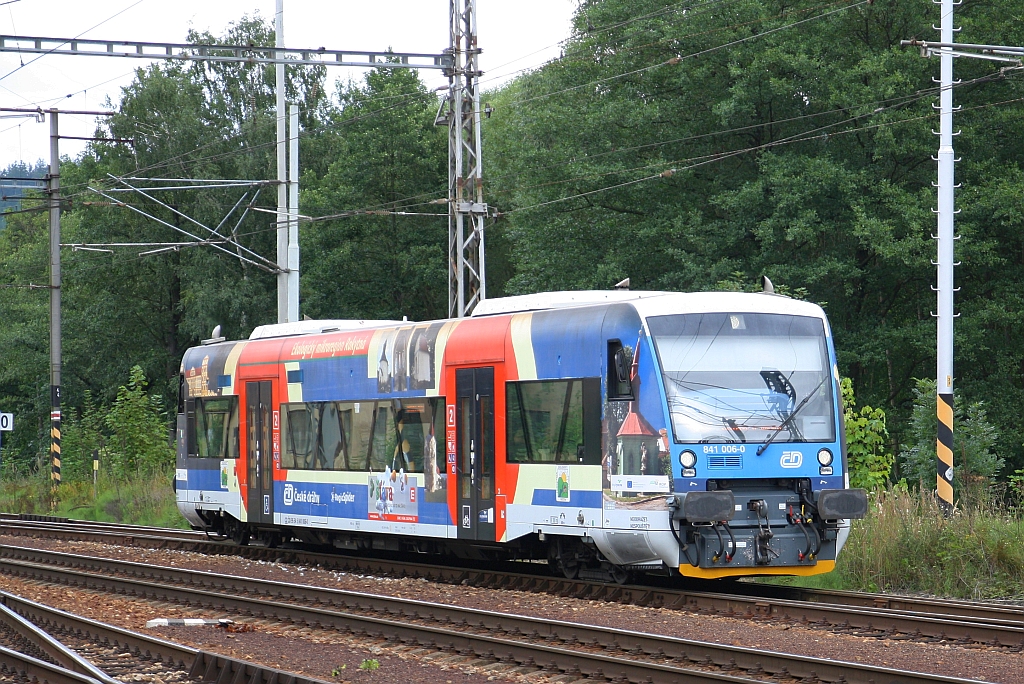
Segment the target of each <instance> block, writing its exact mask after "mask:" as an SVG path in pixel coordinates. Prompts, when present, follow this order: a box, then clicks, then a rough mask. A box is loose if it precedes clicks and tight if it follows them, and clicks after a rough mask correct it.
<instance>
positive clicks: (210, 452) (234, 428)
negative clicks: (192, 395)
mask: <svg viewBox="0 0 1024 684" xmlns="http://www.w3.org/2000/svg"><path fill="white" fill-rule="evenodd" d="M190 430H191V431H192V432H193V439H194V443H195V445H196V456H198V457H199V458H214V459H225V458H238V397H218V398H216V399H196V400H195V411H194V413H193V414H192V419H191V420H190Z"/></svg>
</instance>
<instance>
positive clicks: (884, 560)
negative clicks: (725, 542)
mask: <svg viewBox="0 0 1024 684" xmlns="http://www.w3.org/2000/svg"><path fill="white" fill-rule="evenodd" d="M976 489H977V490H978V491H973V492H971V494H972V496H970V497H969V499H970V500H971V503H970V504H968V505H966V506H965V507H962V508H957V510H956V511H955V513H954V515H953V516H952V517H949V518H947V517H945V516H943V514H942V510H941V509H940V508H939V505H938V502H937V501H936V499H935V498H934V496H932V495H931V494H930V493H929V492H927V491H925V492H923V493H922V492H921V491H920V490H908V489H907V488H906V487H900V486H895V487H891V488H889V489H884V490H882V489H879V490H877V491H876V492H875V494H874V496H873V502H872V506H871V510H870V512H869V514H868V516H867V517H866V518H865V519H864V520H855V521H854V522H853V527H852V530H851V533H850V538H849V540H848V541H847V543H846V546H844V547H843V550H842V552H841V553H840V555H839V560H838V562H837V563H836V570H835V571H834V572H832V573H830V574H828V575H822V576H817V577H811V578H807V579H806V580H799V581H798V580H791V582H793V583H799V584H803V585H806V586H817V587H826V588H835V589H852V590H858V591H878V592H885V593H896V594H921V593H923V594H930V595H935V596H944V597H952V598H963V599H974V600H980V599H990V598H1020V597H1022V596H1024V520H1022V518H1021V516H1020V515H1019V513H1018V512H1017V511H1014V510H1012V509H1008V508H1006V507H1005V506H1004V505H1003V504H1002V503H1001V501H1000V499H999V498H998V497H995V496H991V495H989V496H986V495H984V494H983V493H982V491H987V487H985V486H983V484H978V486H977V487H976Z"/></svg>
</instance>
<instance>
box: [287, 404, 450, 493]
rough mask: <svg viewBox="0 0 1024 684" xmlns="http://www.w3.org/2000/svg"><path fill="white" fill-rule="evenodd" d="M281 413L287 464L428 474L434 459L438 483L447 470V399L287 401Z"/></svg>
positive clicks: (432, 470) (305, 467)
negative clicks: (445, 442) (445, 417)
mask: <svg viewBox="0 0 1024 684" xmlns="http://www.w3.org/2000/svg"><path fill="white" fill-rule="evenodd" d="M281 415H282V416H283V417H284V419H283V420H282V426H281V430H282V434H281V442H282V444H283V445H284V448H283V449H282V453H281V467H282V468H284V469H295V470H339V471H353V470H355V471H366V470H373V471H375V472H380V471H383V470H384V469H385V468H391V469H392V470H404V471H405V472H407V473H422V472H425V468H426V466H427V465H428V464H429V467H430V476H431V478H430V481H431V483H432V484H433V483H435V482H439V481H440V475H441V473H443V472H444V467H445V455H444V449H443V446H444V443H443V440H444V399H443V398H435V397H430V398H426V397H422V398H412V399H400V400H395V401H389V402H377V401H361V402H360V401H336V402H330V401H326V402H310V403H292V404H282V405H281ZM438 435H440V437H439V436H438ZM438 440H441V446H442V449H440V453H438Z"/></svg>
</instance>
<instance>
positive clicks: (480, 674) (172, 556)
mask: <svg viewBox="0 0 1024 684" xmlns="http://www.w3.org/2000/svg"><path fill="white" fill-rule="evenodd" d="M0 543H3V544H10V545H11V546H28V547H33V548H41V549H48V550H54V551H64V552H69V553H80V554H82V555H91V556H101V557H106V558H117V559H120V560H131V561H135V562H141V563H148V564H153V565H165V566H172V567H177V568H187V569H191V570H205V571H209V572H218V573H227V574H233V575H240V576H246V577H253V578H259V579H270V580H277V581H282V582H293V583H301V584H315V585H317V586H323V587H334V588H338V589H349V590H353V591H364V592H367V593H374V594H382V595H387V596H391V597H400V598H409V599H417V600H421V601H436V602H438V603H447V604H453V605H460V606H466V607H471V608H480V609H485V610H497V611H504V612H509V613H517V614H523V615H531V616H537V617H545V618H552V619H557V620H562V621H564V622H581V623H587V624H592V625H601V626H611V627H620V628H627V629H636V630H641V631H645V632H650V633H653V634H663V635H669V636H675V637H681V638H685V639H698V640H703V641H714V642H717V643H724V644H732V645H736V646H746V647H749V648H755V649H760V650H766V651H780V652H786V653H792V654H798V655H807V656H812V657H817V658H832V659H834V660H845V661H851V662H857V663H865V664H871V665H879V666H886V667H899V668H901V669H905V670H916V671H919V672H927V673H932V674H937V675H945V676H952V677H961V678H966V679H977V680H982V681H990V682H1006V683H1007V684H1010V683H1016V682H1020V683H1021V684H1024V654H1022V653H1012V652H1009V651H1007V650H1005V649H992V648H987V647H978V648H965V647H961V646H955V645H949V644H927V643H917V642H906V641H899V640H889V639H882V640H880V639H872V638H865V637H856V636H850V635H844V634H834V633H832V632H829V631H825V630H821V629H813V628H804V627H799V626H789V625H782V624H773V623H770V622H765V621H753V620H747V619H739V618H727V617H719V616H708V615H699V614H694V613H688V612H683V611H679V610H669V609H665V608H644V607H639V606H626V605H620V604H616V603H605V602H602V601H589V600H580V599H573V598H563V597H552V596H549V595H546V594H534V593H530V592H520V591H509V590H503V589H482V588H477V587H470V586H454V585H448V584H439V583H434V582H430V581H427V580H422V579H395V578H382V577H368V576H361V575H354V574H348V573H341V572H335V571H330V570H321V569H318V568H308V567H301V566H289V565H283V564H278V563H267V562H262V561H251V560H246V559H241V558H233V557H225V556H204V555H201V554H195V553H188V552H182V551H164V550H150V549H140V548H134V547H117V546H107V545H103V544H96V543H92V542H70V541H56V540H41V539H25V538H22V537H5V536H0ZM0 587H2V588H3V589H5V590H7V591H10V592H12V593H16V594H19V595H24V596H27V597H29V598H32V599H33V600H37V601H39V602H41V603H45V604H47V605H53V606H56V607H59V608H62V609H65V610H68V611H69V612H74V613H79V614H82V615H85V616H87V617H95V618H97V619H101V620H104V621H106V622H110V623H112V624H116V625H119V626H122V627H125V628H128V629H133V630H136V631H142V632H147V633H150V634H154V635H157V636H162V637H164V638H168V639H171V640H175V641H180V642H182V643H187V644H189V645H192V646H196V647H201V648H204V649H206V650H210V651H216V652H219V653H224V654H227V655H231V656H234V657H238V658H243V659H246V660H252V661H254V662H259V663H264V664H269V665H274V666H275V667H279V668H281V669H287V670H291V671H295V672H301V673H303V674H306V675H311V676H315V677H321V678H324V679H329V680H332V681H352V682H369V681H376V680H384V679H386V680H388V681H405V682H439V683H440V684H448V682H451V684H456V683H459V684H461V683H463V682H465V683H466V684H470V683H475V682H485V681H494V680H495V679H496V678H499V677H498V675H497V674H496V673H495V671H487V670H483V671H481V670H479V669H478V668H476V667H472V666H471V667H466V666H454V665H452V666H449V665H445V667H448V669H446V670H440V669H439V667H440V666H439V665H438V664H436V663H430V664H427V663H425V662H423V661H422V660H421V659H419V658H417V657H415V656H413V655H411V654H409V653H399V652H398V650H399V649H396V650H391V649H389V648H382V647H381V646H378V645H377V644H376V642H373V641H372V640H365V639H364V640H360V639H354V638H350V637H341V636H340V635H334V634H331V633H328V632H322V631H313V630H309V629H308V628H302V629H296V628H288V627H284V628H282V627H278V626H276V625H271V624H266V623H262V622H257V623H255V627H256V631H254V632H240V633H235V634H229V633H227V632H225V631H223V630H219V629H216V628H212V629H211V628H180V627H179V628H159V629H149V630H147V629H145V627H144V625H145V623H146V621H147V620H149V619H152V618H155V617H208V618H215V617H223V616H220V615H209V614H204V613H201V612H198V611H195V610H190V609H186V608H182V607H176V606H170V605H167V606H163V607H160V608H158V607H156V606H154V605H152V604H147V603H140V602H134V601H128V600H125V599H120V598H115V597H108V596H107V595H98V596H91V597H89V598H86V597H83V596H82V594H84V593H88V592H79V591H77V590H76V591H73V590H70V589H65V588H60V589H58V590H56V591H55V590H53V589H52V588H50V587H46V588H43V587H42V586H41V585H38V584H31V583H25V582H21V581H18V580H14V579H11V578H8V577H6V576H0ZM324 646H327V648H324ZM364 659H377V660H378V661H379V662H380V669H379V670H376V671H361V670H359V669H358V667H359V664H360V663H361V662H362V661H363V660H364ZM342 665H345V669H344V670H340V672H339V675H338V676H334V675H332V670H333V669H334V668H340V667H341V666H342ZM500 679H503V680H507V679H524V678H523V677H521V676H518V675H517V674H516V673H506V674H505V675H503V676H501V677H500ZM529 681H531V682H533V681H536V678H534V677H531V678H530V679H529Z"/></svg>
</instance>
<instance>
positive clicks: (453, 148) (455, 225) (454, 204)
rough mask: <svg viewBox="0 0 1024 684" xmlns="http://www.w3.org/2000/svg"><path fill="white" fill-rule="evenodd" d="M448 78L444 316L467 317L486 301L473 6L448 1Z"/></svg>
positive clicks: (468, 2)
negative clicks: (445, 313)
mask: <svg viewBox="0 0 1024 684" xmlns="http://www.w3.org/2000/svg"><path fill="white" fill-rule="evenodd" d="M448 7H449V17H448V19H449V36H450V41H451V44H450V46H449V51H450V52H451V57H452V67H451V71H449V73H448V78H449V81H448V83H449V94H448V155H449V157H448V197H449V200H450V205H449V214H448V260H449V276H448V311H449V315H450V316H451V317H453V318H461V317H463V316H466V315H468V314H470V313H471V312H472V311H473V309H474V307H476V305H477V304H478V303H479V302H481V301H482V300H483V299H484V298H485V297H486V287H485V283H484V274H485V266H484V233H483V230H484V217H485V216H486V215H487V205H486V204H485V203H484V201H483V162H482V159H481V136H480V75H481V74H482V73H483V72H482V71H480V63H479V60H480V52H481V51H480V48H479V47H478V46H477V34H476V31H477V30H476V0H450V2H449V6H448Z"/></svg>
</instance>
